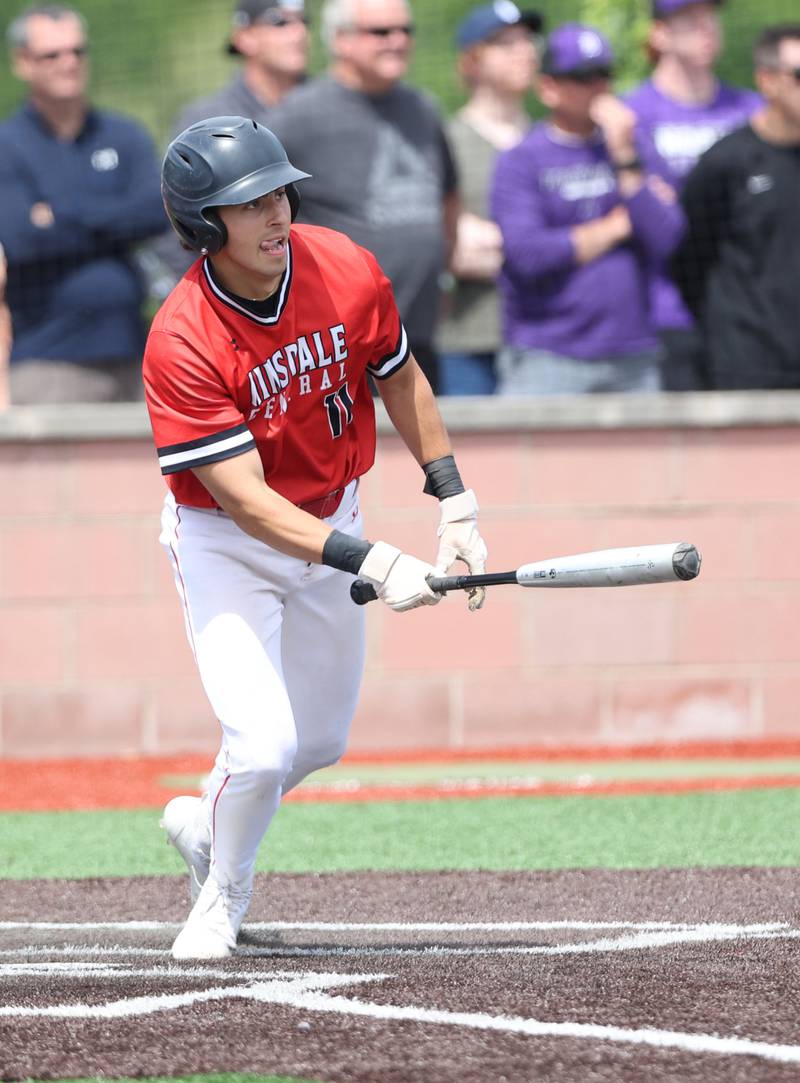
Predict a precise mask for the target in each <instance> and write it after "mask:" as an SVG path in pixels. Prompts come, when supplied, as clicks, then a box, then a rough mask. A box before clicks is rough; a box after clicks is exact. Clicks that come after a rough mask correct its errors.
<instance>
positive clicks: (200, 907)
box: [172, 876, 252, 959]
mask: <svg viewBox="0 0 800 1083" xmlns="http://www.w3.org/2000/svg"><path fill="white" fill-rule="evenodd" d="M251 895H252V886H248V887H245V886H244V885H241V884H230V885H229V886H228V887H221V886H220V885H219V884H218V883H217V882H216V880H215V879H214V878H213V876H209V877H208V879H207V880H206V882H205V883H204V884H203V888H202V890H201V892H200V894H199V896H198V898H197V902H196V903H195V904H194V906H193V907H192V911H191V913H190V914H189V917H188V918H187V920H186V924H185V925H184V927H183V928H182V929H181V931H180V932H179V933H178V935H177V937H176V938H175V943H174V944H173V945H172V958H173V959H227V958H228V956H230V955H232V954H233V952H234V949H235V948H236V938H237V936H238V935H239V926H240V925H241V924H242V921H243V920H244V916H245V914H246V913H247V907H248V906H249V905H250V896H251Z"/></svg>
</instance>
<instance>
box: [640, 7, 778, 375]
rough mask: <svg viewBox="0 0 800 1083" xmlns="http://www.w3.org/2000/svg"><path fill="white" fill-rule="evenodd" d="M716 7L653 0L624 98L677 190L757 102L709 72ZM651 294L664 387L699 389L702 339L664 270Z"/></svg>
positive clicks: (715, 42) (717, 32)
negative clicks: (643, 46) (644, 51)
mask: <svg viewBox="0 0 800 1083" xmlns="http://www.w3.org/2000/svg"><path fill="white" fill-rule="evenodd" d="M717 7H718V4H716V3H712V2H708V0H707V2H702V3H698V2H697V0H653V8H652V11H653V22H652V25H651V27H650V34H649V37H648V42H647V45H648V50H649V52H650V55H651V57H652V59H653V61H654V62H655V66H654V68H653V72H652V75H651V76H650V78H649V79H648V80H646V81H645V82H644V83H642V84H641V85H640V86H639V87H637V88H636V89H635V90H634V91H633V92H632V93H631V94H629V95H627V96H626V99H625V100H626V102H627V103H628V105H629V106H630V107H631V109H633V111H634V112H635V113H636V116H637V118H638V122H639V126H640V129H641V131H642V133H643V134H644V135H646V136H647V137H648V138H649V139H651V140H652V142H653V143H654V145H655V147H656V150H657V151H658V153H659V154H660V155H661V157H662V158H663V159H664V161H665V162H666V163H667V165H668V166H669V167H670V171H671V174H672V183H673V184H674V185H675V187H676V188H677V189H678V191H681V190H682V188H683V184H684V182H685V180H686V177H687V176H688V175H689V173H690V171H691V170H692V169H693V168H694V165H695V163H696V162H697V159H698V158H699V157H700V155H701V154H703V153H704V152H705V151H706V150H708V148H709V147H711V146H712V145H713V144H714V143H716V142H717V140H718V139H721V138H722V136H723V135H726V134H727V133H728V132H729V131H732V130H733V129H734V128H739V127H741V126H742V125H743V124H746V123H747V121H748V120H749V118H750V117H751V116H752V115H753V113H755V112H756V110H757V109H759V108H761V106H762V105H763V101H762V99H761V97H760V95H758V94H756V92H755V91H754V90H746V89H743V88H741V87H735V86H729V85H727V84H725V83H721V82H720V81H719V79H717V77H716V75H715V74H714V64H715V63H716V61H717V58H718V57H719V54H720V51H721V49H722V29H721V27H720V22H719V16H718V14H717ZM651 299H652V304H653V318H654V320H655V323H656V327H657V329H658V331H659V334H660V337H661V340H662V343H663V345H664V376H663V380H664V387H665V388H666V389H667V390H670V391H693V390H703V389H705V388H707V387H708V376H707V365H706V361H705V357H704V352H703V349H702V343H701V341H700V338H699V336H698V335H697V333H696V331H695V330H694V326H693V322H692V318H691V316H690V315H689V312H688V310H687V308H686V307H685V305H684V304H683V302H682V300H681V298H680V294H679V293H678V290H677V289H676V288H675V286H674V284H673V283H672V281H671V279H670V277H669V274H668V273H667V271H666V270H665V269H659V272H658V273H657V274H656V275H655V277H654V279H653V283H652V294H651Z"/></svg>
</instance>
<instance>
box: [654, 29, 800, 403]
mask: <svg viewBox="0 0 800 1083" xmlns="http://www.w3.org/2000/svg"><path fill="white" fill-rule="evenodd" d="M754 60H755V79H756V86H757V87H758V89H759V91H760V92H761V94H762V96H763V98H764V101H765V103H766V104H765V105H764V107H763V108H762V109H760V110H759V111H758V112H757V113H755V114H754V116H753V117H752V118H751V120H750V122H749V124H747V125H745V126H744V127H742V128H739V129H737V130H736V131H734V132H731V133H730V134H728V135H726V136H725V137H724V138H723V139H721V140H720V141H719V142H718V143H716V144H715V145H714V146H713V147H711V148H710V149H709V150H707V151H706V153H705V154H704V155H703V156H702V157H701V158H700V160H699V162H698V163H697V166H696V167H695V169H694V170H693V171H692V172H691V173H690V174H689V177H688V179H687V181H686V186H685V188H684V190H683V194H682V202H683V205H684V208H685V211H686V216H687V221H688V229H687V233H686V237H685V239H684V241H683V243H682V244H681V246H680V248H679V250H678V253H677V255H676V258H675V261H674V265H673V269H674V272H675V275H676V279H677V281H678V285H679V286H680V289H681V292H682V294H683V296H684V299H685V301H686V303H687V304H688V306H689V308H690V309H691V311H692V313H693V314H694V315H695V317H696V318H697V320H698V323H699V327H700V330H701V332H702V335H703V344H704V347H705V351H706V356H707V359H708V367H709V371H710V382H711V387H712V389H715V390H720V389H721V390H727V389H739V388H766V389H769V388H773V389H780V388H800V319H798V314H797V308H798V284H799V283H800V23H788V24H783V25H779V26H772V27H768V28H767V29H766V30H764V31H763V32H762V34H761V35H760V36H759V38H758V40H757V41H756V44H755V56H754Z"/></svg>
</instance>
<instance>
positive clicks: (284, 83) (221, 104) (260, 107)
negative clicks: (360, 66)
mask: <svg viewBox="0 0 800 1083" xmlns="http://www.w3.org/2000/svg"><path fill="white" fill-rule="evenodd" d="M309 45H310V38H309V32H308V17H307V15H306V11H305V3H304V0H237V2H236V7H235V9H234V12H233V27H232V30H231V34H230V37H229V39H228V41H227V43H226V45H225V48H226V50H227V52H228V53H230V55H231V56H238V57H241V60H242V65H241V69H240V70H239V71H237V73H236V74H235V75H234V77H233V78H232V79H231V80H230V82H228V83H227V84H226V85H225V86H224V87H222V88H221V89H220V90H218V91H216V92H215V93H214V94H211V95H208V96H206V97H203V98H200V99H199V100H197V101H194V102H191V103H190V104H189V105H188V106H187V107H186V108H185V109H184V111H183V112H182V113H181V115H180V116H179V118H178V120H177V121H176V123H175V130H176V132H182V131H185V130H186V128H188V127H190V126H191V125H192V124H195V123H196V122H197V121H198V120H207V119H208V118H209V117H219V116H238V117H250V118H252V119H253V120H255V121H257V122H258V123H259V124H267V122H268V120H269V118H270V114H271V112H272V110H273V109H274V107H275V106H276V105H277V104H278V102H279V101H281V99H282V98H284V97H285V96H286V95H287V94H288V93H289V91H290V90H292V89H293V88H294V87H296V86H297V85H298V84H299V83H301V82H302V81H303V80H304V79H305V76H306V69H307V67H308V53H309Z"/></svg>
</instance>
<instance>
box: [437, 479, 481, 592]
mask: <svg viewBox="0 0 800 1083" xmlns="http://www.w3.org/2000/svg"><path fill="white" fill-rule="evenodd" d="M439 508H440V509H441V519H440V520H439V529H438V531H437V534H438V535H439V552H438V554H437V556H436V574H437V575H447V573H448V571H449V570H450V566H451V565H452V564H453V562H454V561H456V560H463V561H464V563H465V564H466V565H467V567H468V568H469V572H470V575H482V574H483V573H484V572H485V571H486V558H487V557H488V555H489V551H488V550H487V548H486V542H485V541H484V540H483V538H482V537H481V536H480V534H479V533H478V501H477V500H476V499H475V493H473V491H472V489H467V491H466V492H464V493H458V494H457V495H456V496H447V497H445V499H444V500H440V501H439ZM468 598H469V600H468V603H467V604H468V605H469V608H470V611H472V612H474V611H475V610H476V609H480V608H481V606H482V605H483V603H484V601H485V599H486V588H485V587H475V588H473V590H471V591H470V592H469V596H468Z"/></svg>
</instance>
